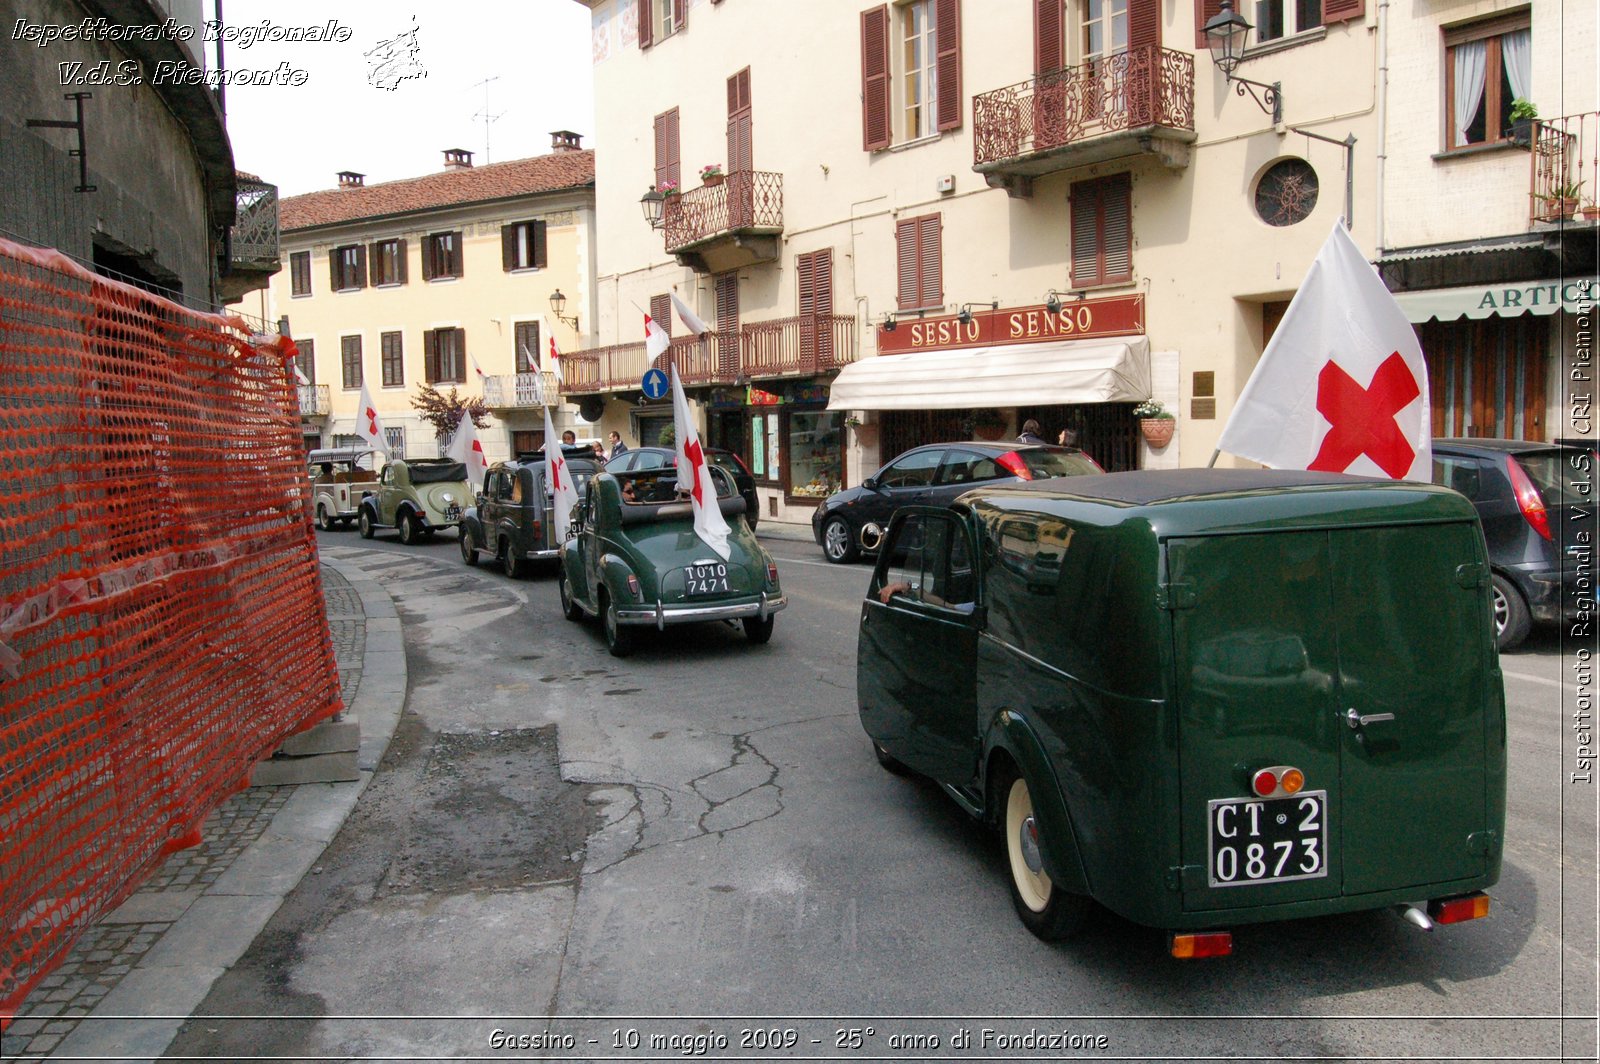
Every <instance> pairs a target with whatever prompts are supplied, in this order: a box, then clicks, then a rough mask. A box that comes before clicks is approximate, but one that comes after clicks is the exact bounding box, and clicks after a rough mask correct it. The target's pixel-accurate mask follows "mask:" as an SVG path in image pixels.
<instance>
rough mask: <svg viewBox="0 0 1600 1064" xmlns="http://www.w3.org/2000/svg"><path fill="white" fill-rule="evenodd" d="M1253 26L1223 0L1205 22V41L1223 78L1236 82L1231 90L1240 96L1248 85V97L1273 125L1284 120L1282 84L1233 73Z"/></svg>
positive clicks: (1231, 3)
mask: <svg viewBox="0 0 1600 1064" xmlns="http://www.w3.org/2000/svg"><path fill="white" fill-rule="evenodd" d="M1253 29H1255V27H1254V26H1252V25H1250V23H1249V22H1247V21H1245V17H1244V16H1243V15H1241V14H1239V13H1238V12H1237V11H1235V10H1234V9H1233V0H1222V9H1221V10H1220V11H1218V12H1217V13H1216V14H1215V15H1213V16H1212V17H1211V18H1210V19H1208V20H1207V21H1206V29H1205V33H1206V44H1207V45H1208V46H1209V47H1210V49H1211V61H1212V62H1213V63H1215V64H1216V65H1217V69H1218V70H1220V71H1222V74H1223V76H1224V77H1226V78H1227V79H1228V80H1229V81H1231V82H1234V83H1235V86H1234V90H1233V91H1234V92H1236V93H1237V94H1239V95H1240V96H1243V95H1245V92H1246V87H1247V86H1248V87H1249V88H1248V91H1249V94H1250V98H1251V99H1253V100H1255V102H1256V106H1257V107H1260V108H1261V110H1262V111H1263V112H1265V113H1266V114H1269V115H1271V116H1272V124H1273V125H1277V124H1278V123H1279V122H1282V121H1283V92H1282V89H1283V83H1282V82H1281V81H1274V82H1273V83H1272V84H1271V85H1265V84H1263V83H1261V82H1259V81H1251V80H1250V79H1249V78H1236V77H1234V76H1233V71H1234V68H1235V67H1237V66H1238V65H1239V60H1241V59H1243V58H1244V46H1245V40H1246V38H1248V37H1249V36H1250V31H1251V30H1253ZM1256 89H1260V90H1261V95H1260V96H1257V95H1256V91H1255V90H1256Z"/></svg>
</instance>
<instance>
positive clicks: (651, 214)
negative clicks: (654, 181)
mask: <svg viewBox="0 0 1600 1064" xmlns="http://www.w3.org/2000/svg"><path fill="white" fill-rule="evenodd" d="M666 202H667V197H666V195H665V194H664V193H663V192H662V191H661V190H660V189H658V188H652V189H650V190H649V191H648V192H646V193H645V194H644V195H643V196H641V197H640V199H639V207H640V208H641V209H642V210H643V211H644V220H645V221H647V222H649V223H650V228H651V229H660V228H661V211H662V209H663V208H664V207H665V206H666Z"/></svg>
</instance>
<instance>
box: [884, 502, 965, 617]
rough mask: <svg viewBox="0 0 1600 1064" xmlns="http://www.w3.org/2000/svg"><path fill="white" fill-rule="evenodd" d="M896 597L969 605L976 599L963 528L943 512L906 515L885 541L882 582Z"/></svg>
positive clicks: (952, 606) (961, 607) (951, 605)
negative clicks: (886, 549) (889, 539)
mask: <svg viewBox="0 0 1600 1064" xmlns="http://www.w3.org/2000/svg"><path fill="white" fill-rule="evenodd" d="M873 584H874V586H873V587H872V589H871V592H872V594H873V595H874V596H875V595H876V594H877V592H878V591H879V590H881V588H883V587H888V588H893V589H894V591H895V593H896V595H895V597H896V598H901V599H907V600H910V601H912V602H920V603H924V604H926V605H929V606H943V607H945V608H948V609H959V610H963V611H970V610H971V608H972V603H973V600H974V590H973V589H974V586H975V585H974V581H973V573H972V552H971V549H970V548H969V547H968V545H967V537H966V533H965V532H964V531H963V530H962V529H961V527H960V526H959V525H957V524H956V523H955V521H953V520H951V519H950V518H947V517H932V516H924V515H922V514H918V515H916V516H914V517H908V518H907V519H906V520H905V522H904V523H903V524H902V525H901V526H900V527H899V528H898V529H897V530H896V532H895V538H894V542H893V543H891V544H889V547H888V552H887V557H886V559H885V567H884V577H883V583H882V585H881V586H879V585H878V584H877V581H876V580H874V581H873Z"/></svg>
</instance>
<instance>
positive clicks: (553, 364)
mask: <svg viewBox="0 0 1600 1064" xmlns="http://www.w3.org/2000/svg"><path fill="white" fill-rule="evenodd" d="M550 372H551V373H554V374H555V375H556V381H557V382H560V381H561V352H560V351H557V350H556V338H555V335H554V334H551V336H550Z"/></svg>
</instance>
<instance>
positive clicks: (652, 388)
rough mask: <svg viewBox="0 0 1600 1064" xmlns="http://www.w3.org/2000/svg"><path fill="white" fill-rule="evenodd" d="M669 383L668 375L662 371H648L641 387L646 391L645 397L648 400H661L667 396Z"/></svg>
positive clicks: (641, 382) (640, 383) (645, 372)
mask: <svg viewBox="0 0 1600 1064" xmlns="http://www.w3.org/2000/svg"><path fill="white" fill-rule="evenodd" d="M668 383H669V382H668V380H667V375H666V374H665V373H663V372H662V371H661V370H659V369H647V370H645V371H644V379H643V380H642V381H640V382H639V386H640V387H642V388H643V389H644V397H645V398H646V399H660V398H661V397H662V396H663V395H666V394H667V385H668Z"/></svg>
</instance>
